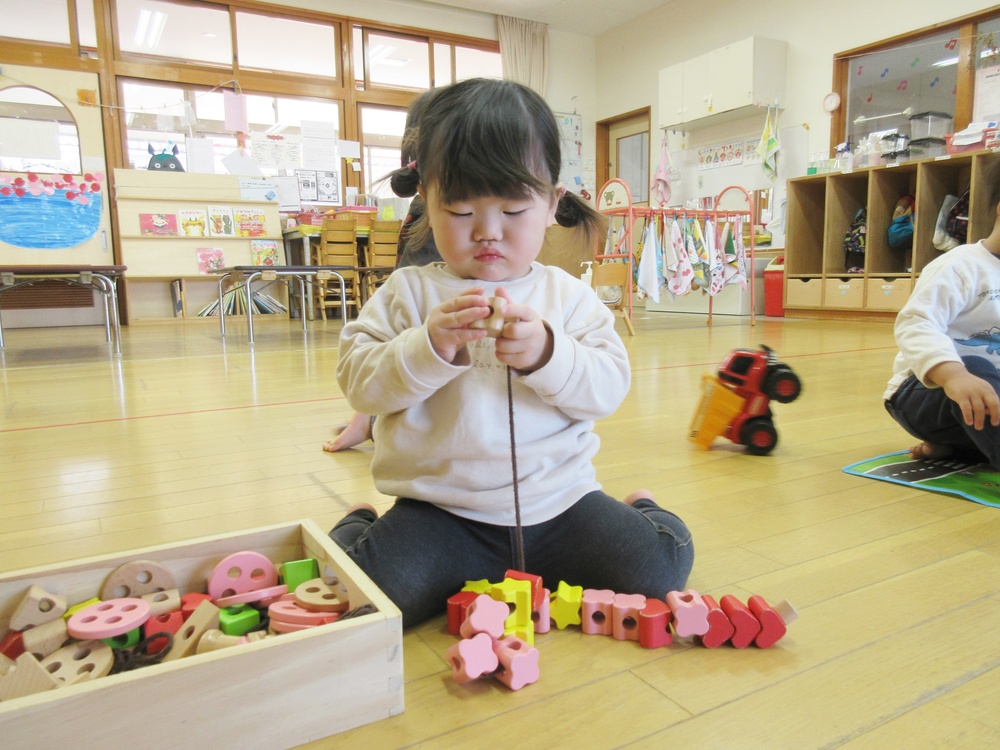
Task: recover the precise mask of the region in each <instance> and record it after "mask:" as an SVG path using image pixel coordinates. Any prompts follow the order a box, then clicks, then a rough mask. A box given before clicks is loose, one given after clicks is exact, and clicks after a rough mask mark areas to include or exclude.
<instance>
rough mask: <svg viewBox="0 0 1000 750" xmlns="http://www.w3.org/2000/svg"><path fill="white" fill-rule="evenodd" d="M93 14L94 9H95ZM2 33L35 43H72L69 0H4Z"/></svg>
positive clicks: (0, 12) (0, 14)
mask: <svg viewBox="0 0 1000 750" xmlns="http://www.w3.org/2000/svg"><path fill="white" fill-rule="evenodd" d="M91 15H93V9H91ZM0 18H2V19H3V29H2V30H0V35H2V36H6V37H11V38H12V39H24V40H25V41H33V42H50V43H53V44H69V11H68V10H67V6H66V0H35V1H34V2H32V3H30V4H29V3H25V2H24V0H0Z"/></svg>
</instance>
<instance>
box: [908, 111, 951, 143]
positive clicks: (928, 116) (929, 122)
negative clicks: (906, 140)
mask: <svg viewBox="0 0 1000 750" xmlns="http://www.w3.org/2000/svg"><path fill="white" fill-rule="evenodd" d="M952 119H953V118H952V116H951V115H949V114H948V113H947V112H920V113H919V114H915V115H910V138H912V139H913V140H917V139H918V138H944V137H945V135H946V134H947V133H950V132H951V123H952ZM910 142H911V143H912V142H913V141H910Z"/></svg>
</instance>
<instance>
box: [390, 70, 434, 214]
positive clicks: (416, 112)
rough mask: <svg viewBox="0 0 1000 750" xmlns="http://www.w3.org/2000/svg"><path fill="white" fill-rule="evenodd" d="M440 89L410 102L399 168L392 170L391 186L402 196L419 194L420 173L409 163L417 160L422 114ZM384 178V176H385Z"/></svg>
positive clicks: (407, 196)
mask: <svg viewBox="0 0 1000 750" xmlns="http://www.w3.org/2000/svg"><path fill="white" fill-rule="evenodd" d="M438 91H440V89H430V90H429V91H425V92H424V93H422V94H421V95H420V96H418V97H417V98H416V99H414V100H413V102H411V104H410V108H409V109H408V110H407V111H406V124H405V125H404V126H403V142H402V144H401V146H400V151H399V167H400V168H399V169H397V170H396V171H395V172H390V173H389V174H388V175H387V177H388V179H389V187H391V188H392V192H393V193H395V194H396V195H398V196H399V197H400V198H410V197H412V196H414V195H416V194H417V187H418V186H419V185H420V174H419V173H418V172H417V170H416V169H415V168H411V167H410V166H409V165H410V164H411V163H413V162H415V161H416V160H417V134H418V132H419V125H420V116H421V115H422V114H423V113H424V110H425V109H426V108H427V104H428V102H430V100H431V99H432V98H433V97H434V96H435V94H437V93H438ZM383 179H384V178H383Z"/></svg>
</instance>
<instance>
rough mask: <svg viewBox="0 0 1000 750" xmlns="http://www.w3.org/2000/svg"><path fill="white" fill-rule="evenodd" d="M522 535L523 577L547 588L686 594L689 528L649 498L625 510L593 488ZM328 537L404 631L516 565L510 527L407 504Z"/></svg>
mask: <svg viewBox="0 0 1000 750" xmlns="http://www.w3.org/2000/svg"><path fill="white" fill-rule="evenodd" d="M523 533H524V554H525V567H526V568H527V571H526V572H528V573H532V574H535V575H540V576H542V580H543V582H544V585H545V587H546V588H548V589H550V590H551V591H555V589H556V587H557V586H558V585H559V582H560V581H565V582H566V583H568V584H570V585H573V586H583V587H584V588H592V589H611V590H612V591H614V592H616V593H620V594H643V595H645V596H647V597H655V598H658V599H662V598H664V597H665V596H666V594H667V592H668V591H680V590H682V589H683V588H684V585H685V584H686V582H687V578H688V575H689V574H690V572H691V566H692V565H693V563H694V545H693V544H692V542H691V533H690V532H689V531H688V529H687V526H685V525H684V522H683V521H681V519H680V518H678V517H677V516H675V515H674V514H673V513H670V512H669V511H666V510H663V509H662V508H660V506H658V505H657V504H656V503H655V502H653V501H652V500H646V499H641V500H638V501H636V503H635V504H634V505H633V506H631V507H630V506H628V505H625V504H624V503H620V502H618V501H617V500H615V499H614V498H612V497H610V496H608V495H606V494H604V493H603V492H600V491H597V492H591V493H589V494H587V495H584V496H583V497H582V498H580V499H579V500H578V501H577V502H576V504H574V505H573V506H572V507H571V508H569V509H568V510H566V511H565V512H563V513H562V514H560V515H559V516H556V517H555V518H553V519H552V520H550V521H546V522H545V523H540V524H537V525H535V526H526V527H524V529H523ZM330 538H331V539H333V541H335V542H336V543H337V544H338V545H339V546H340V547H341V548H343V549H344V550H346V551H347V554H348V555H349V556H350V557H351V558H352V559H353V560H354V561H355V562H356V563H357V564H358V565H359V566H360V567H361V569H362V570H364V571H365V573H367V574H368V576H369V577H371V579H372V580H373V581H374V582H375V583H376V585H378V587H379V588H380V589H382V591H383V592H384V593H385V594H386V596H388V597H389V598H390V599H391V600H392V601H393V602H394V603H395V604H396V606H398V607H399V608H400V610H402V612H403V625H404V627H409V626H411V625H416V624H418V623H420V622H423V621H424V620H427V619H429V618H431V617H434V616H435V615H438V614H440V613H442V612H444V611H445V609H446V605H447V601H448V597H450V596H451V595H452V594H455V593H456V592H458V591H459V590H460V589H461V588H462V586H463V585H464V584H465V582H466V581H470V580H471V581H475V580H480V579H484V578H485V579H486V580H488V581H491V582H499V581H502V580H503V577H504V573H505V572H506V571H507V570H508V569H510V568H515V567H516V566H517V563H516V545H517V542H516V530H515V529H514V528H513V527H508V526H495V525H491V524H486V523H479V522H476V521H469V520H466V519H464V518H460V517H459V516H456V515H454V514H453V513H449V512H448V511H445V510H442V509H441V508H438V507H437V506H435V505H431V504H430V503H425V502H421V501H419V500H411V499H408V498H399V499H398V500H396V502H395V504H394V505H393V506H392V508H390V509H389V511H388V512H387V513H386V514H385V515H383V516H382V517H381V518H379V519H377V520H376V518H375V516H374V514H373V513H371V512H370V511H367V510H357V511H354V512H353V513H350V514H348V515H347V516H345V517H344V518H342V519H341V520H340V522H339V523H337V525H336V526H335V527H334V528H333V530H332V531H331V532H330Z"/></svg>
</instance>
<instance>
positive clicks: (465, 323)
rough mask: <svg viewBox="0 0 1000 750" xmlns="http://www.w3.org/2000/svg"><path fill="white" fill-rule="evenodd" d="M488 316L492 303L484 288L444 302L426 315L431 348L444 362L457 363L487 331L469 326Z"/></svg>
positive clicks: (478, 287) (466, 292)
mask: <svg viewBox="0 0 1000 750" xmlns="http://www.w3.org/2000/svg"><path fill="white" fill-rule="evenodd" d="M489 316H490V305H489V300H487V299H486V297H484V296H483V287H481V286H477V287H473V288H472V289H469V290H467V291H464V292H462V293H461V294H459V295H458V296H456V297H452V298H451V299H449V300H445V301H444V302H442V303H441V304H440V305H438V306H437V307H435V308H434V309H433V310H431V314H430V315H429V316H427V331H428V333H429V335H430V338H431V346H433V347H434V351H435V352H437V354H438V356H439V357H441V359H443V360H444V361H445V362H451V363H454V362H455V360H456V359H457V357H458V355H459V353H460V352H462V351H464V350H465V346H466V344H468V343H469V342H470V341H476V340H477V339H481V338H483V337H484V336H486V331H485V330H483V329H474V328H469V324H470V323H472V322H474V321H476V320H483V319H484V318H488V317H489Z"/></svg>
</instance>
